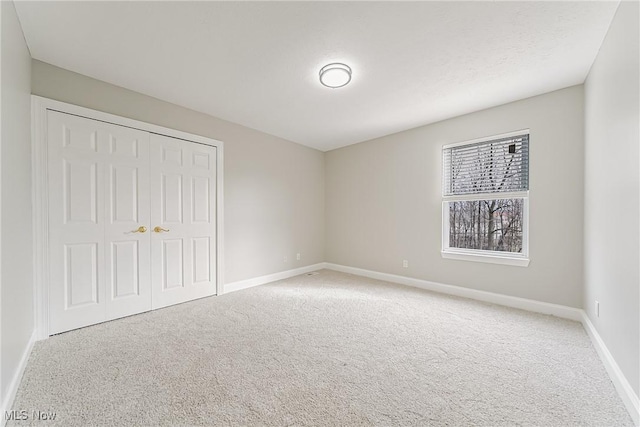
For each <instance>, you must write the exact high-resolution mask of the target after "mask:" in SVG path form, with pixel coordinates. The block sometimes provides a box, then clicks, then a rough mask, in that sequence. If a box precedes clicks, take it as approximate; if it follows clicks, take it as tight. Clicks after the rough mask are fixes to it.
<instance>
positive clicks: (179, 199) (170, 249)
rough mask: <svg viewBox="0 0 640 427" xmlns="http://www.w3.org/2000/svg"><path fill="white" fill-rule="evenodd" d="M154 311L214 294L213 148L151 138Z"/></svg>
mask: <svg viewBox="0 0 640 427" xmlns="http://www.w3.org/2000/svg"><path fill="white" fill-rule="evenodd" d="M150 158H151V163H150V164H151V182H150V186H151V226H152V230H151V231H152V233H151V266H152V267H151V280H152V287H153V290H152V295H153V304H152V305H153V308H154V309H156V308H160V307H165V306H167V305H171V304H177V303H181V302H184V301H188V300H192V299H195V298H200V297H205V296H210V295H215V293H216V263H215V260H216V209H215V208H216V148H215V147H211V146H207V145H202V144H196V143H193V142H188V141H184V140H181V139H176V138H170V137H166V136H161V135H156V134H152V135H151V144H150Z"/></svg>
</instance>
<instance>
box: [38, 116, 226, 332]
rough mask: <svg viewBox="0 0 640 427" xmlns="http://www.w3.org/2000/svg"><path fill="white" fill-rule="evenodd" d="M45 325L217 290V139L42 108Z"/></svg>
mask: <svg viewBox="0 0 640 427" xmlns="http://www.w3.org/2000/svg"><path fill="white" fill-rule="evenodd" d="M45 122H46V149H47V155H46V163H47V184H46V187H47V188H46V189H45V191H46V193H47V198H48V203H47V205H48V206H47V213H46V215H47V222H48V233H47V234H48V236H47V237H48V238H47V239H46V240H47V246H48V249H47V254H46V255H47V257H48V262H47V264H48V266H49V268H48V334H55V333H59V332H64V331H68V330H71V329H75V328H80V327H83V326H87V325H91V324H95V323H99V322H103V321H106V320H112V319H116V318H119V317H123V316H129V315H132V314H137V313H141V312H144V311H148V310H152V309H156V308H161V307H165V306H168V305H172V304H178V303H181V302H185V301H189V300H193V299H196V298H201V297H205V296H210V295H215V294H216V285H217V267H218V266H217V256H216V255H217V254H216V251H217V249H218V245H217V238H218V236H217V232H216V230H217V214H216V213H217V200H218V197H217V194H216V191H217V182H216V180H217V177H218V175H217V149H218V148H217V147H216V146H211V145H205V144H202V143H196V142H192V141H188V140H184V139H179V138H175V137H171V136H166V135H161V134H158V133H153V132H149V131H146V130H141V129H137V128H135V127H129V126H122V125H119V124H115V123H111V122H108V121H104V120H96V119H93V118H88V117H84V116H81V115H76V114H69V113H67V112H61V111H55V110H51V109H48V110H46V120H45Z"/></svg>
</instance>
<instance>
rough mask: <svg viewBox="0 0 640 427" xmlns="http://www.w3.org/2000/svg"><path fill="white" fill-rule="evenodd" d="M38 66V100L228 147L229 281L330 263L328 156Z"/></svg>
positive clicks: (35, 64)
mask: <svg viewBox="0 0 640 427" xmlns="http://www.w3.org/2000/svg"><path fill="white" fill-rule="evenodd" d="M32 67H33V75H32V91H33V93H34V94H36V95H40V96H44V97H47V98H52V99H56V100H59V101H63V102H68V103H71V104H76V105H80V106H83V107H88V108H92V109H95V110H100V111H105V112H108V113H112V114H116V115H120V116H124V117H129V118H132V119H136V120H141V121H144V122H148V123H154V124H157V125H161V126H165V127H169V128H173V129H178V130H181V131H185V132H190V133H195V134H198V135H202V136H206V137H210V138H214V139H217V140H220V141H223V142H224V167H225V170H224V191H225V194H224V207H225V209H224V211H225V224H224V228H225V242H224V244H225V248H224V249H225V282H226V283H231V282H234V281H238V280H243V279H248V278H253V277H257V276H262V275H266V274H271V273H276V272H280V271H284V270H289V269H292V268H297V267H302V266H305V265H309V264H314V263H318V262H322V261H323V260H324V155H323V153H322V152H320V151H317V150H314V149H311V148H307V147H304V146H302V145H299V144H294V143H292V142H289V141H285V140H283V139H280V138H277V137H275V136H271V135H267V134H265V133H262V132H258V131H256V130H252V129H248V128H245V127H242V126H240V125H237V124H234V123H230V122H226V121H224V120H220V119H217V118H215V117H211V116H208V115H206V114H202V113H198V112H196V111H193V110H188V109H186V108H183V107H179V106H177V105H174V104H170V103H167V102H164V101H160V100H158V99H155V98H151V97H149V96H145V95H142V94H139V93H136V92H133V91H130V90H127V89H123V88H121V87H118V86H114V85H110V84H108V83H105V82H101V81H99V80H95V79H92V78H89V77H86V76H83V75H80V74H76V73H72V72H70V71H66V70H63V69H61V68H57V67H54V66H52V65H49V64H46V63H43V62H40V61H35V60H34V61H33V64H32ZM298 252H300V253H301V255H302V259H301V260H300V261H296V259H295V258H296V257H295V254H296V253H298ZM285 255H286V256H287V257H288V262H286V263H285V262H284V261H283V260H284V256H285Z"/></svg>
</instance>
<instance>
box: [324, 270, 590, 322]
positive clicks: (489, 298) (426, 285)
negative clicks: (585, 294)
mask: <svg viewBox="0 0 640 427" xmlns="http://www.w3.org/2000/svg"><path fill="white" fill-rule="evenodd" d="M325 268H328V269H330V270H335V271H341V272H343V273H350V274H355V275H357V276H364V277H369V278H371V279H377V280H384V281H387V282H393V283H399V284H401V285H407V286H412V287H414V288H420V289H426V290H429V291H434V292H439V293H442V294H448V295H455V296H458V297H464V298H470V299H474V300H478V301H484V302H490V303H493V304H498V305H503V306H506V307H513V308H519V309H522V310H527V311H533V312H535V313H543V314H551V315H553V316H556V317H562V318H564V319H570V320H575V321H578V322H580V321H582V315H581V313H580V312H581V311H582V310H580V309H579V308H573V307H567V306H565V305H559V304H551V303H548V302H542V301H535V300H531V299H526V298H519V297H512V296H509V295H503V294H496V293H493V292H486V291H479V290H477V289H470V288H464V287H462V286H454V285H445V284H443V283H436V282H430V281H428V280H422V279H414V278H412V277H406V276H397V275H395V274H388V273H380V272H378V271H371V270H364V269H362V268H355V267H347V266H344V265H339V264H331V263H326V266H325Z"/></svg>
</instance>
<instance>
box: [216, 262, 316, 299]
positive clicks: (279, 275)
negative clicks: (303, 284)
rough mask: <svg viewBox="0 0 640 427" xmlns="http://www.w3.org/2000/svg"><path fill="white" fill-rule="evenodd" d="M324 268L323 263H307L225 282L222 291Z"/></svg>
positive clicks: (261, 283) (249, 286) (248, 286)
mask: <svg viewBox="0 0 640 427" xmlns="http://www.w3.org/2000/svg"><path fill="white" fill-rule="evenodd" d="M323 268H325V263H324V262H321V263H318V264H313V265H307V266H306V267H300V268H294V269H293V270H286V271H281V272H279V273H273V274H268V275H266V276H260V277H254V278H252V279H247V280H240V281H237V282H232V283H225V284H224V285H223V286H222V289H223V290H222V293H223V294H228V293H229V292H235V291H240V290H242V289H248V288H253V287H254V286H259V285H264V284H265V283H270V282H275V281H277V280H282V279H288V278H289V277H293V276H298V275H300V274H305V273H309V272H312V271H316V270H320V269H323Z"/></svg>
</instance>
